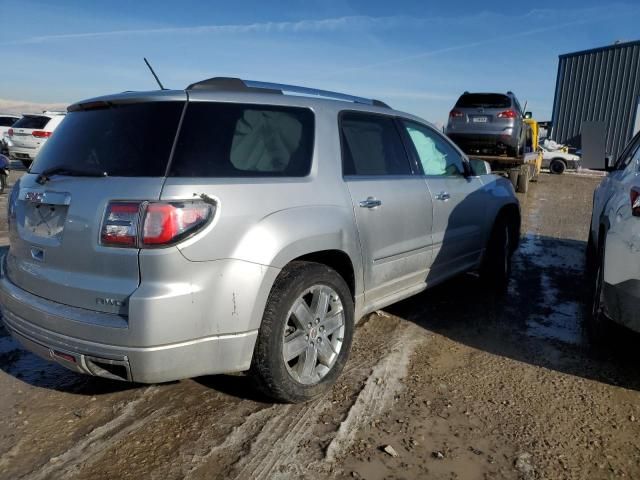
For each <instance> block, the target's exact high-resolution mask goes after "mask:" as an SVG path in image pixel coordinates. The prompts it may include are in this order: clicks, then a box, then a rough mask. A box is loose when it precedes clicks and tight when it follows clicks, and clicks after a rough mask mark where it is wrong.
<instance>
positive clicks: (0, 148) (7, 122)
mask: <svg viewBox="0 0 640 480" xmlns="http://www.w3.org/2000/svg"><path fill="white" fill-rule="evenodd" d="M18 120H20V116H19V115H13V114H11V113H0V154H1V153H3V152H4V151H5V150H6V148H7V144H6V139H5V135H6V134H7V133H8V132H9V127H11V126H13V124H14V123H16V122H17V121H18Z"/></svg>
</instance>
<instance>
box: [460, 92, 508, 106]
mask: <svg viewBox="0 0 640 480" xmlns="http://www.w3.org/2000/svg"><path fill="white" fill-rule="evenodd" d="M456 107H457V108H509V107H511V99H510V98H509V97H508V96H506V95H502V94H500V93H465V94H464V95H462V96H461V97H460V98H459V99H458V102H457V103H456Z"/></svg>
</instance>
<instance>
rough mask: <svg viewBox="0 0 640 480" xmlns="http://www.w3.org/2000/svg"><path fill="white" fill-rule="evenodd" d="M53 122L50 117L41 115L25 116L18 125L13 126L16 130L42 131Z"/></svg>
mask: <svg viewBox="0 0 640 480" xmlns="http://www.w3.org/2000/svg"><path fill="white" fill-rule="evenodd" d="M49 120H51V118H50V117H43V116H41V115H25V116H24V117H22V118H21V119H20V120H18V121H17V122H16V123H14V124H13V126H14V127H15V128H33V129H34V130H41V129H43V128H44V127H46V126H47V123H49Z"/></svg>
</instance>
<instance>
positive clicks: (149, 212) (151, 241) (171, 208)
mask: <svg viewBox="0 0 640 480" xmlns="http://www.w3.org/2000/svg"><path fill="white" fill-rule="evenodd" d="M210 215H211V206H210V205H209V204H206V203H204V202H200V201H197V202H188V203H187V202H185V203H150V204H149V205H148V206H147V209H146V211H145V215H144V223H143V226H142V236H141V240H142V245H168V244H171V243H175V242H177V241H180V240H181V239H183V238H185V237H187V236H189V235H191V234H193V233H194V232H196V231H197V230H198V229H199V228H200V227H202V226H204V225H205V224H206V223H207V222H208V221H209V218H210Z"/></svg>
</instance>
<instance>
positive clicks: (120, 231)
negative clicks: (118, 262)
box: [100, 202, 140, 247]
mask: <svg viewBox="0 0 640 480" xmlns="http://www.w3.org/2000/svg"><path fill="white" fill-rule="evenodd" d="M139 218H140V203H138V202H112V203H110V204H109V205H108V206H107V211H106V212H105V215H104V220H103V221H102V232H101V233H100V240H101V243H102V244H103V245H110V246H113V247H135V246H136V245H137V243H138V223H139Z"/></svg>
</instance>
